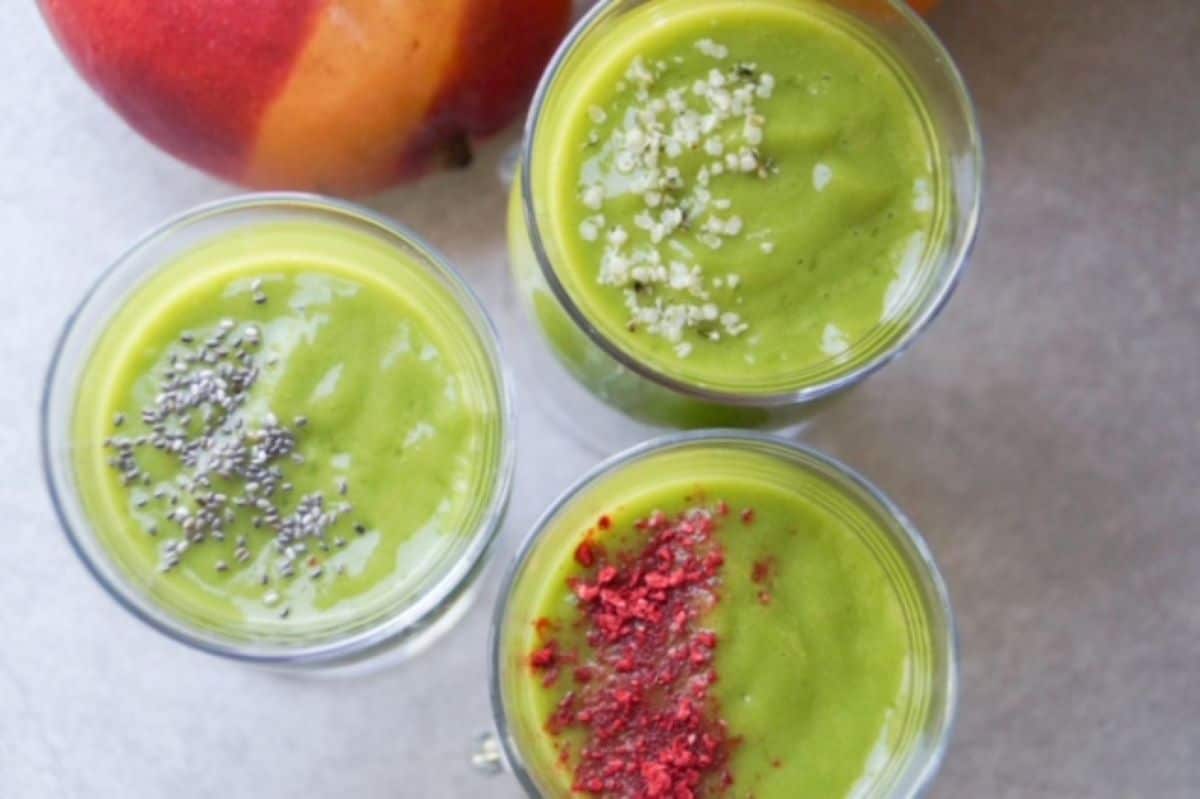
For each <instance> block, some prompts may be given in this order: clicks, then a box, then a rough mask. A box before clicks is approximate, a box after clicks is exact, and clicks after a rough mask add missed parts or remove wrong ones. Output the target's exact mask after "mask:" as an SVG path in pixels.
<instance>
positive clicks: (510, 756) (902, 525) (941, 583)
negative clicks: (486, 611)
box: [488, 428, 960, 799]
mask: <svg viewBox="0 0 1200 799" xmlns="http://www.w3.org/2000/svg"><path fill="white" fill-rule="evenodd" d="M719 443H726V444H734V445H739V446H767V447H772V448H775V449H776V450H781V451H783V452H786V453H787V455H788V456H791V457H793V458H798V459H801V460H805V461H808V462H810V463H814V464H817V465H819V466H821V467H823V468H826V469H829V470H831V471H832V472H835V473H836V474H838V475H839V476H841V477H843V478H845V479H846V480H848V481H849V483H850V484H851V485H853V486H854V487H856V488H858V489H860V490H861V491H863V493H864V494H865V495H866V496H867V497H868V498H869V499H870V500H871V501H872V502H876V503H878V505H879V509H880V510H882V511H883V512H884V514H886V516H887V517H888V518H889V519H891V520H892V521H894V522H895V523H896V527H897V528H898V529H899V530H900V532H901V533H902V534H903V539H904V541H905V542H906V543H907V544H909V545H910V546H911V547H912V549H913V552H914V553H915V554H916V555H917V558H918V566H919V568H920V574H919V575H918V576H919V577H922V578H926V579H928V581H929V584H930V585H931V586H932V588H933V595H934V597H935V599H936V601H937V605H938V609H939V610H940V611H941V613H942V614H943V615H944V617H945V620H946V628H945V633H946V647H945V650H946V655H947V663H946V678H945V688H946V698H945V703H944V707H943V709H942V712H941V714H940V718H939V719H938V720H937V729H936V734H937V740H936V741H934V742H933V744H932V747H931V749H930V751H929V754H928V755H927V756H926V758H925V760H924V762H923V763H921V766H920V769H919V770H918V771H917V772H916V773H915V775H914V777H913V786H912V788H913V789H912V791H911V793H910V794H909V795H910V796H920V795H921V794H922V793H923V792H924V791H925V790H926V789H927V788H928V787H929V785H930V784H931V783H932V782H933V780H934V778H935V776H936V775H937V773H938V771H939V769H940V768H941V765H942V761H943V759H944V758H945V754H946V750H947V748H948V747H949V744H950V739H951V737H952V734H953V731H954V725H955V720H956V717H957V712H958V699H959V679H960V677H959V669H960V662H959V658H960V655H959V635H958V625H957V621H956V619H955V615H954V609H953V605H952V604H951V602H950V592H949V589H948V588H947V586H946V581H945V578H944V577H943V576H942V572H941V570H940V569H939V568H938V565H937V562H936V561H935V560H934V557H933V552H932V550H931V549H930V547H929V544H928V542H926V541H925V538H924V536H923V535H921V532H920V530H918V529H917V527H916V526H915V525H914V524H913V523H912V521H911V520H910V519H909V518H908V516H907V515H906V514H905V513H904V511H903V510H902V509H901V508H900V507H899V506H898V505H897V504H896V503H895V502H894V501H892V499H891V498H890V497H889V496H888V495H887V494H885V493H884V492H883V491H882V490H881V489H879V487H877V486H876V485H875V484H874V483H873V482H871V481H870V480H868V479H867V478H866V477H865V476H863V474H862V473H860V472H859V471H857V470H856V469H854V468H852V467H850V466H848V465H846V464H845V463H844V462H842V461H841V460H839V459H838V458H835V457H834V456H832V455H830V454H828V453H826V452H824V451H822V450H819V449H817V448H815V447H813V446H810V445H808V444H803V443H800V442H797V441H791V440H788V439H784V438H782V437H780V436H777V435H772V434H770V433H760V432H754V431H749V430H739V429H734V428H718V429H712V430H698V431H682V432H677V433H670V434H667V435H664V436H660V437H658V438H654V439H651V440H649V441H644V442H642V443H640V444H637V445H636V446H633V447H630V448H629V449H627V450H624V451H622V452H618V453H617V454H615V455H612V456H610V457H608V458H606V459H604V460H603V461H601V462H600V463H598V464H597V465H595V466H593V467H592V468H591V469H589V470H588V471H587V472H586V473H585V474H584V475H583V476H581V477H579V478H578V479H576V480H575V481H574V482H573V483H572V484H571V485H570V486H569V487H568V488H566V489H565V490H564V491H563V492H562V493H561V494H559V495H558V496H557V497H556V498H555V499H554V501H553V502H551V503H550V505H549V506H548V507H547V508H546V510H545V511H544V512H543V513H542V514H541V515H540V516H539V517H538V519H537V521H535V522H534V524H533V526H532V527H531V528H530V531H529V532H528V533H527V534H526V536H525V538H524V539H523V540H522V541H521V544H520V546H519V548H518V549H517V553H516V554H515V555H514V556H513V559H512V561H511V562H510V563H509V565H508V567H507V568H506V570H505V572H504V576H503V578H502V580H501V583H500V591H499V593H498V594H497V598H496V606H495V608H494V610H493V613H492V621H491V626H490V632H489V642H488V658H489V661H488V664H489V679H488V693H489V699H490V702H491V706H492V721H493V724H494V725H495V729H496V734H497V737H498V738H499V740H500V746H501V749H502V751H503V754H504V759H505V762H506V763H507V765H508V767H509V770H510V771H511V772H512V773H513V775H514V776H515V777H516V778H517V781H518V783H520V785H521V787H522V788H523V789H524V790H525V792H526V794H528V795H529V797H530V799H538V798H539V797H541V793H540V791H539V790H538V788H537V786H536V784H535V783H534V781H533V778H532V776H531V775H530V774H529V771H528V770H527V769H526V767H525V763H524V760H523V759H522V757H521V753H520V752H519V751H518V747H517V746H516V744H515V742H514V741H513V739H512V735H511V729H510V725H509V718H508V713H507V711H506V709H505V704H504V687H503V685H502V664H503V661H504V652H503V644H504V642H503V640H502V638H503V635H502V634H503V631H504V627H505V620H506V618H505V617H506V612H507V610H508V605H509V602H510V601H511V599H512V596H513V590H514V589H515V588H516V585H517V580H518V579H519V578H520V576H521V575H522V573H523V571H524V568H525V566H526V564H527V563H528V561H529V558H530V557H531V555H532V554H533V551H534V549H535V548H536V547H537V545H538V543H539V542H540V541H541V539H542V538H543V536H545V534H546V533H547V531H548V530H549V529H550V523H551V522H552V521H554V519H555V518H556V517H557V516H558V515H559V514H560V513H561V512H562V511H564V510H565V509H566V508H567V507H569V506H570V504H571V503H572V502H573V501H575V499H576V498H577V497H579V496H580V494H582V493H583V492H584V491H586V490H587V489H588V488H590V487H591V486H592V485H594V484H596V483H597V482H599V481H600V480H602V479H603V478H605V477H607V476H609V475H611V474H614V473H616V472H618V471H620V470H621V469H623V468H625V467H626V466H630V465H632V464H634V463H637V462H639V461H642V460H644V459H648V458H651V457H653V456H655V455H658V454H660V453H666V452H671V451H675V450H679V449H683V448H686V447H689V446H693V445H698V444H719Z"/></svg>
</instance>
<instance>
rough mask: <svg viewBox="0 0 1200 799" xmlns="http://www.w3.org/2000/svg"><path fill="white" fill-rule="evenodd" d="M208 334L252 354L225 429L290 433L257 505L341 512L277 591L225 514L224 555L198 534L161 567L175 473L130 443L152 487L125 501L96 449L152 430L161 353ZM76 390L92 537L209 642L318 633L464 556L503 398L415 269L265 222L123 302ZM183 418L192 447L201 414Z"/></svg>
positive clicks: (332, 234)
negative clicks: (241, 344)
mask: <svg viewBox="0 0 1200 799" xmlns="http://www.w3.org/2000/svg"><path fill="white" fill-rule="evenodd" d="M256 299H257V300H258V301H256ZM223 320H229V322H232V323H233V325H231V327H232V329H231V330H230V332H229V333H228V334H227V337H226V339H225V342H224V344H225V345H226V348H227V349H229V350H233V351H237V350H238V347H236V346H233V345H232V344H231V342H232V341H233V340H234V339H235V338H238V337H243V336H245V335H252V336H253V337H254V338H255V339H256V341H260V342H261V343H259V344H258V345H257V346H254V347H248V346H247V347H245V349H247V350H249V351H251V352H252V353H253V355H254V362H255V363H256V364H257V365H258V367H259V369H260V375H259V376H258V378H257V380H256V382H255V383H254V384H253V387H252V388H251V389H250V391H249V392H248V396H247V397H246V400H245V403H244V405H243V406H242V407H241V408H240V409H239V410H237V411H236V414H237V415H238V416H239V417H240V418H241V420H242V421H243V422H244V423H245V425H246V427H247V428H256V427H260V426H261V425H263V424H264V423H265V422H266V421H267V420H268V418H269V417H268V414H273V415H274V416H275V417H276V418H277V420H278V422H279V424H282V425H284V426H286V427H288V428H289V429H291V431H292V433H293V434H294V436H295V441H296V444H295V451H294V454H293V455H291V456H289V457H284V458H281V459H279V460H278V461H276V462H275V465H276V466H277V468H278V469H279V470H280V472H281V473H282V482H281V484H280V485H281V487H280V488H279V489H278V490H277V491H276V492H275V493H274V494H273V495H272V497H271V502H272V503H273V504H274V505H276V506H277V507H278V510H279V512H280V514H282V515H285V516H286V515H287V514H289V513H291V512H293V511H294V510H295V509H296V507H297V504H298V503H299V502H300V501H301V498H302V497H305V496H307V495H314V494H318V495H320V496H321V497H322V498H323V501H324V503H325V506H326V508H327V509H335V508H337V507H338V506H339V505H341V504H342V503H345V504H346V505H347V506H348V507H347V508H346V512H345V513H344V515H342V516H340V517H339V518H338V519H337V520H336V521H335V522H334V523H332V524H331V525H330V526H329V527H328V529H327V530H326V531H325V532H324V533H323V535H322V536H321V537H320V538H319V539H318V538H311V539H308V540H306V541H304V542H303V543H304V545H305V547H306V549H304V550H302V552H301V554H300V555H298V557H297V559H296V561H295V564H294V576H292V577H290V578H289V577H288V576H287V575H286V574H283V573H281V566H280V553H279V552H277V551H276V549H275V548H274V546H273V545H274V532H273V531H272V530H270V529H269V527H270V525H260V526H258V527H256V526H255V524H254V519H255V516H257V515H259V514H258V513H255V512H252V511H251V510H245V509H240V508H234V509H233V510H235V511H236V513H235V514H232V515H231V516H230V521H229V523H228V525H227V526H226V527H225V528H224V530H223V533H224V540H217V539H216V538H215V537H213V536H209V537H208V538H207V540H204V541H202V542H199V543H196V544H195V545H193V546H191V547H190V548H189V549H188V550H187V551H186V552H184V553H183V555H182V556H181V557H180V558H179V559H178V564H177V565H176V566H174V567H173V568H169V569H166V570H164V569H163V564H164V560H165V558H164V552H165V551H166V550H165V548H166V547H167V546H168V545H169V542H171V541H178V540H180V539H181V538H182V537H183V531H182V529H181V525H180V524H179V523H177V522H176V521H175V520H173V519H172V518H170V517H169V516H168V514H169V513H171V512H172V510H173V509H174V508H176V507H184V508H186V509H187V510H189V511H191V512H192V513H195V512H197V511H198V510H199V507H198V506H197V505H196V504H195V503H194V502H191V501H190V500H189V497H188V495H187V493H186V492H184V491H181V490H180V488H179V483H178V480H179V477H180V474H181V467H180V466H179V464H178V462H177V461H176V460H173V459H171V458H169V457H168V456H167V455H165V454H164V453H162V452H160V451H157V450H155V449H153V448H151V447H143V448H141V449H139V450H138V452H137V461H138V466H139V467H140V468H141V470H142V473H143V474H144V475H146V476H148V481H145V480H144V478H139V479H137V480H135V481H133V482H132V484H129V485H126V484H123V481H122V479H121V474H120V473H119V472H118V471H117V470H116V469H114V468H113V467H112V466H111V465H110V458H112V456H113V454H114V453H113V450H112V449H111V447H106V446H105V445H104V444H103V442H104V441H105V439H107V438H109V437H111V436H123V437H137V436H142V435H145V434H148V433H150V432H151V431H150V429H149V427H148V426H147V425H146V424H145V423H143V421H142V410H143V409H144V408H146V407H147V406H149V405H152V404H153V403H155V402H156V396H161V395H160V393H159V392H161V391H163V375H164V372H165V371H166V370H167V369H168V368H169V367H170V359H171V357H172V355H178V354H179V353H181V352H185V351H187V350H188V349H189V348H188V346H187V345H186V342H187V341H193V342H194V343H193V344H192V345H190V349H191V350H192V351H194V350H195V348H196V347H199V346H200V345H201V344H202V343H203V342H204V341H205V340H206V339H207V338H208V337H210V336H212V335H213V334H214V333H215V332H217V331H218V330H219V329H220V325H221V323H222V321H223ZM229 322H227V323H226V324H229ZM251 328H253V332H252V333H249V334H247V333H246V331H247V330H250V329H251ZM81 386H82V390H81V393H80V399H79V404H78V406H77V408H76V411H75V420H74V427H73V430H74V446H75V455H74V460H75V473H76V478H77V480H78V483H79V487H80V491H81V494H82V497H83V502H84V506H85V509H86V512H87V514H88V515H89V516H90V518H91V521H92V522H93V524H94V526H95V528H96V531H97V533H98V535H99V537H100V539H101V540H102V542H103V543H104V545H105V546H106V547H107V549H108V550H109V551H110V553H111V555H112V556H113V558H114V559H115V560H116V562H117V563H118V564H119V566H120V567H121V568H122V570H123V571H125V572H126V573H127V574H128V575H129V576H130V578H131V579H132V580H133V581H134V582H135V583H136V584H139V585H141V586H143V587H144V589H145V590H146V591H148V592H149V593H150V594H151V595H152V596H153V597H154V598H155V600H157V601H158V602H159V603H161V604H162V605H164V606H166V607H167V608H169V609H170V610H171V611H172V612H174V613H175V614H177V615H181V616H183V617H185V618H187V619H189V620H190V621H192V622H194V623H198V624H200V625H202V626H206V627H209V628H211V629H215V630H217V631H220V632H223V633H230V634H250V633H251V632H253V633H254V634H255V635H264V634H266V635H271V634H279V635H284V636H287V635H295V634H301V633H303V634H314V635H316V634H328V633H330V632H336V631H341V630H345V629H346V628H347V627H348V625H351V624H352V623H355V622H364V621H365V620H368V619H372V618H377V617H378V616H377V614H378V615H383V614H388V613H390V612H393V611H395V610H396V609H398V608H400V607H403V606H405V605H407V604H409V603H411V602H412V601H413V600H414V599H415V598H416V597H417V596H419V595H420V593H421V592H422V590H423V589H424V588H425V587H426V586H428V585H429V584H430V583H431V582H432V581H434V580H436V579H437V578H438V577H439V576H440V575H441V574H442V573H444V571H445V570H446V568H448V566H449V565H450V564H451V563H452V562H453V561H454V560H455V559H456V557H457V555H458V554H459V553H460V552H461V551H462V549H463V548H464V547H465V546H466V544H467V541H468V539H469V537H470V536H471V535H472V534H473V532H474V529H475V525H476V524H477V523H478V515H479V513H480V512H481V508H483V507H486V505H487V503H488V501H489V499H490V497H491V496H492V494H493V483H494V479H495V473H496V469H497V460H498V456H497V453H498V451H499V442H498V436H499V430H500V421H501V420H500V418H499V411H498V397H499V389H498V386H497V385H496V384H495V382H494V377H493V372H492V371H491V367H490V362H489V356H488V354H487V352H486V350H485V349H484V347H483V345H482V343H481V341H480V340H479V338H478V336H477V334H476V332H475V331H474V329H473V328H472V326H471V323H470V321H469V319H468V318H467V317H466V315H465V312H464V311H463V309H462V308H461V306H460V305H459V304H458V301H457V300H456V299H455V297H454V296H453V295H452V294H451V293H450V291H449V290H448V289H447V288H446V287H445V286H443V285H442V284H441V283H440V282H439V281H438V280H437V279H436V278H435V277H434V276H432V275H431V274H430V273H429V272H428V271H427V268H426V267H424V266H422V265H420V264H419V263H418V262H417V261H416V260H415V259H413V258H412V257H411V256H408V255H406V254H404V253H402V252H400V251H399V250H397V249H395V248H391V247H387V246H385V245H383V244H382V243H381V242H379V241H376V240H374V239H371V238H369V237H367V236H365V235H363V234H359V233H354V232H350V231H348V230H345V229H341V228H338V227H334V226H327V225H323V224H318V223H279V224H275V225H269V226H262V227H258V228H251V229H248V230H243V231H240V232H236V233H233V234H230V235H226V236H223V237H221V238H218V239H215V240H213V241H212V242H210V243H207V244H205V245H203V246H201V247H199V248H197V249H195V250H193V251H191V252H189V253H188V254H186V255H185V256H183V257H182V258H180V259H179V260H178V262H176V263H172V264H170V265H169V266H167V267H166V268H165V269H164V270H162V271H161V272H159V273H157V274H156V275H155V276H154V277H152V278H151V279H150V280H148V281H147V282H146V283H145V284H144V285H143V286H141V287H139V288H138V289H137V290H136V291H135V292H134V293H133V294H132V296H131V297H130V298H129V299H128V301H127V302H126V303H125V304H124V305H123V307H122V308H121V310H120V311H119V312H118V313H117V314H116V316H115V317H114V319H113V320H112V322H111V324H110V325H109V327H108V328H107V330H106V332H105V333H104V335H103V336H102V338H101V340H100V341H99V343H98V345H97V347H96V349H95V351H94V353H93V355H92V357H91V359H90V361H89V363H88V365H87V368H86V372H85V374H84V376H83V379H82V382H81ZM119 415H123V417H124V418H123V421H122V423H121V424H119V425H118V424H117V419H118V416H119ZM192 416H193V420H192V421H191V423H190V425H191V426H190V429H191V430H192V431H196V430H197V429H198V426H199V424H200V422H199V421H198V420H199V418H200V416H201V411H200V410H197V411H196V412H194V413H193V414H192ZM298 417H303V420H302V421H299V422H297V421H296V420H297V418H298ZM212 483H213V485H212V489H213V490H214V491H218V492H223V493H224V494H225V496H226V497H235V496H238V495H240V494H242V493H243V492H244V491H246V490H247V489H246V485H245V483H246V481H245V480H243V479H238V478H237V477H231V478H214V479H213V480H212ZM283 483H287V484H289V485H287V486H283ZM172 495H175V496H180V497H181V501H180V502H178V503H176V504H172V503H171V501H170V497H171V496H172ZM239 547H244V548H245V550H247V552H245V553H241V558H240V559H239V557H238V556H239ZM264 575H265V576H266V578H267V580H266V583H265V584H264V582H263V577H264Z"/></svg>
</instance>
